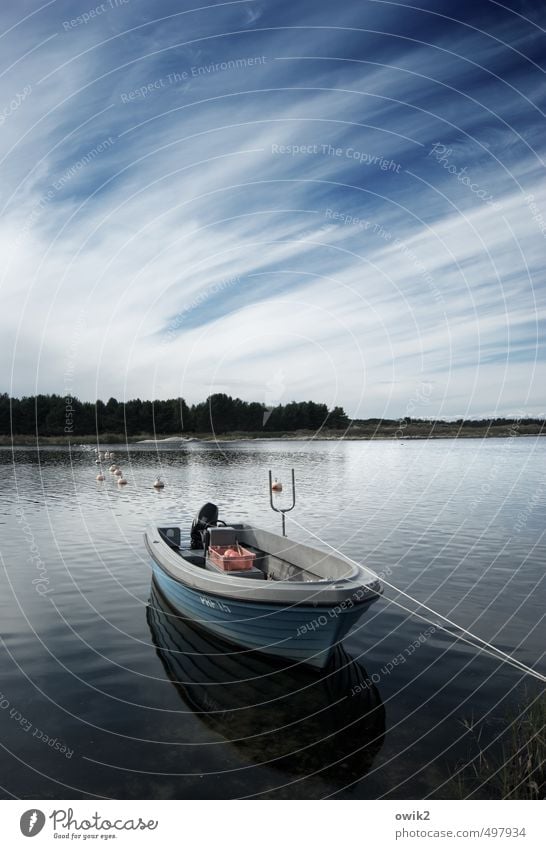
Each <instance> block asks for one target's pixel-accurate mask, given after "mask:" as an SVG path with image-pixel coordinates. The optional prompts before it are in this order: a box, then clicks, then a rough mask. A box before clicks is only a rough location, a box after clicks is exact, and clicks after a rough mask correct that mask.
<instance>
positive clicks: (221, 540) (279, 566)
mask: <svg viewBox="0 0 546 849" xmlns="http://www.w3.org/2000/svg"><path fill="white" fill-rule="evenodd" d="M158 530H159V533H160V536H161V538H162V539H163V540H164V541H165V542H166V543H167V544H168V545H169V546H170V547H171V548H172V549H174V550H175V551H176V552H177V553H178V554H179V555H180V557H183V558H184V560H186V561H187V562H188V563H191V564H192V566H199V567H200V568H201V569H208V570H210V571H213V572H220V573H222V574H225V575H228V576H229V577H232V578H253V579H257V580H267V581H294V582H311V581H313V582H315V581H324V580H328V578H325V577H324V575H321V574H318V573H317V572H314V571H313V570H312V569H311V568H309V567H306V568H302V567H301V566H297V565H296V564H295V563H292V562H290V561H289V560H287V559H286V558H284V557H279V556H278V555H277V554H272V553H271V552H268V551H264V550H263V549H260V548H258V547H257V546H256V545H253V544H252V543H250V542H248V541H247V540H246V539H245V538H244V531H243V530H242V528H237V527H228V526H224V527H221V528H208V529H207V533H206V538H205V539H204V540H203V543H202V544H201V546H200V547H199V548H197V547H195V546H194V545H191V544H190V545H189V546H188V545H187V543H186V545H184V543H183V542H182V539H181V532H180V528H176V527H174V528H159V529H158ZM237 543H241V544H242V545H244V548H245V549H246V550H247V551H250V552H252V553H253V554H255V555H256V557H255V559H254V563H253V567H252V568H251V569H244V570H236V569H233V570H230V571H224V570H222V569H219V568H218V567H217V566H216V565H215V564H214V563H213V562H212V560H211V559H210V557H209V556H208V552H209V548H210V546H211V545H222V546H229V545H236V544H237Z"/></svg>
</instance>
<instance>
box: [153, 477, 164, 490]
mask: <svg viewBox="0 0 546 849" xmlns="http://www.w3.org/2000/svg"><path fill="white" fill-rule="evenodd" d="M164 486H165V484H164V483H163V481H162V480H161V478H156V479H155V481H154V489H163V487H164Z"/></svg>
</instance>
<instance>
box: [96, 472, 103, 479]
mask: <svg viewBox="0 0 546 849" xmlns="http://www.w3.org/2000/svg"><path fill="white" fill-rule="evenodd" d="M97 480H98V481H103V480H104V475H103V474H102V472H101V473H100V475H97Z"/></svg>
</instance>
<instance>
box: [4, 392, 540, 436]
mask: <svg viewBox="0 0 546 849" xmlns="http://www.w3.org/2000/svg"><path fill="white" fill-rule="evenodd" d="M545 430H546V428H545V420H544V418H532V417H524V418H499V417H497V418H484V419H457V420H449V421H448V420H444V419H419V418H410V417H408V416H405V417H402V418H400V419H385V418H368V419H354V420H350V419H349V417H348V416H347V414H346V413H345V410H344V409H343V407H338V406H336V407H333V409H331V410H330V409H329V408H328V407H327V405H326V404H319V403H316V402H315V401H291V402H290V403H287V404H279V405H278V406H276V407H274V408H272V407H267V406H266V405H265V404H263V403H260V402H258V401H242V400H241V399H240V398H232V397H231V396H230V395H225V394H223V393H216V394H214V395H210V396H209V397H208V398H207V399H206V400H205V401H202V402H201V403H199V404H192V405H188V404H187V403H186V402H185V400H184V399H183V398H170V399H168V400H166V401H160V400H156V401H143V400H141V399H140V398H135V399H133V400H131V401H125V402H124V401H117V400H116V399H115V398H110V399H109V400H108V401H106V403H105V402H104V401H100V400H99V401H95V402H91V401H80V400H79V399H78V398H76V397H72V396H62V395H35V396H28V397H23V398H10V397H9V395H8V394H7V393H4V394H0V440H1V441H2V442H3V444H6V443H7V442H11V441H12V439H13V437H26V438H27V439H26V440H25V442H28V440H29V438H30V437H34V438H35V437H36V436H39V437H43V438H44V440H53V441H54V440H55V439H56V438H57V439H60V438H62V441H71V440H72V438H73V437H80V438H81V437H87V438H88V439H89V438H90V437H92V436H93V435H95V436H96V435H97V434H100V435H101V437H112V439H113V440H114V441H116V442H121V441H123V440H124V439H126V438H131V437H141V438H142V437H152V436H153V437H159V436H161V437H165V436H171V435H182V434H184V435H199V436H203V437H205V438H207V437H214V436H218V435H226V434H231V435H233V434H253V435H255V436H268V435H281V436H282V435H286V436H290V434H294V433H295V432H296V431H297V432H300V433H311V434H313V435H315V436H316V435H317V434H319V433H320V435H322V436H327V435H329V434H330V435H331V436H332V438H339V437H341V436H343V437H344V438H348V439H381V438H384V439H392V438H395V439H412V438H415V439H418V438H421V439H426V438H442V437H492V436H502V437H517V436H526V435H532V434H541V433H544V432H545ZM336 434H337V436H336Z"/></svg>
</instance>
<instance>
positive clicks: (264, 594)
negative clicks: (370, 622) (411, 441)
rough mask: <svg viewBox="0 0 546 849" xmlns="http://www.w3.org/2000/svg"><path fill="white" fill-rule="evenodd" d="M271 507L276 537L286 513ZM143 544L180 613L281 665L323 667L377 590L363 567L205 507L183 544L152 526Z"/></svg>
mask: <svg viewBox="0 0 546 849" xmlns="http://www.w3.org/2000/svg"><path fill="white" fill-rule="evenodd" d="M270 477H271V475H270ZM270 493H271V489H270ZM293 500H294V503H295V497H294V499H293ZM273 509H275V510H276V511H277V512H283V517H282V518H283V531H284V512H286V511H287V510H288V509H292V508H279V507H274V508H273ZM188 537H189V538H188ZM144 539H145V545H146V548H147V550H148V553H149V554H150V557H151V561H152V569H153V577H154V580H155V582H156V584H157V586H158V587H159V589H160V591H161V593H162V594H163V596H164V597H165V598H166V599H167V601H168V602H169V604H170V605H171V606H172V607H173V608H174V609H175V611H176V612H177V613H178V614H179V615H180V616H182V617H184V618H187V619H189V620H192V621H193V622H194V623H195V624H196V625H197V626H199V627H201V628H203V629H205V630H206V631H209V632H211V633H212V634H214V635H216V636H217V637H220V638H221V639H223V640H227V641H228V642H229V643H232V644H233V645H235V646H238V647H240V648H242V649H244V650H248V651H259V652H262V653H264V654H267V655H272V656H275V657H279V658H281V659H283V660H284V661H285V662H287V663H298V664H299V663H301V664H308V665H310V666H314V667H318V668H323V667H325V666H326V665H327V664H328V662H329V661H330V659H331V657H332V655H333V653H334V651H335V648H336V646H338V645H339V644H340V642H341V641H342V639H343V638H344V637H345V635H346V634H347V633H348V632H349V631H350V629H351V628H352V627H353V626H354V625H356V623H357V621H358V620H359V619H360V618H361V616H362V615H363V614H364V613H365V612H366V611H367V610H368V609H369V606H370V604H371V603H372V602H373V601H375V600H376V599H377V598H378V597H379V595H380V594H381V592H382V587H381V584H380V581H379V578H378V576H377V575H376V574H375V572H373V571H372V570H371V569H368V568H367V567H365V566H361V565H359V564H357V563H355V562H353V561H352V560H349V559H348V558H345V557H343V556H342V555H334V554H331V553H329V552H325V551H321V550H319V549H317V548H314V547H312V546H309V545H305V544H303V543H300V542H297V541H294V540H291V539H288V538H287V537H286V536H285V535H284V533H283V534H282V535H281V534H276V533H273V532H271V531H269V530H264V529H262V528H257V527H254V526H252V525H249V524H245V523H231V524H226V523H224V522H221V521H220V520H219V518H218V508H217V507H216V505H214V504H211V503H207V504H205V505H204V506H203V507H202V508H201V510H200V511H199V513H198V515H197V517H196V519H195V520H194V522H193V525H192V527H191V531H190V533H189V534H188V535H187V537H186V538H185V539H184V538H183V535H182V529H181V528H180V527H177V526H174V527H172V526H171V527H166V526H159V527H158V526H155V525H154V526H153V527H150V528H148V529H147V531H146V533H145V536H144Z"/></svg>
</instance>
